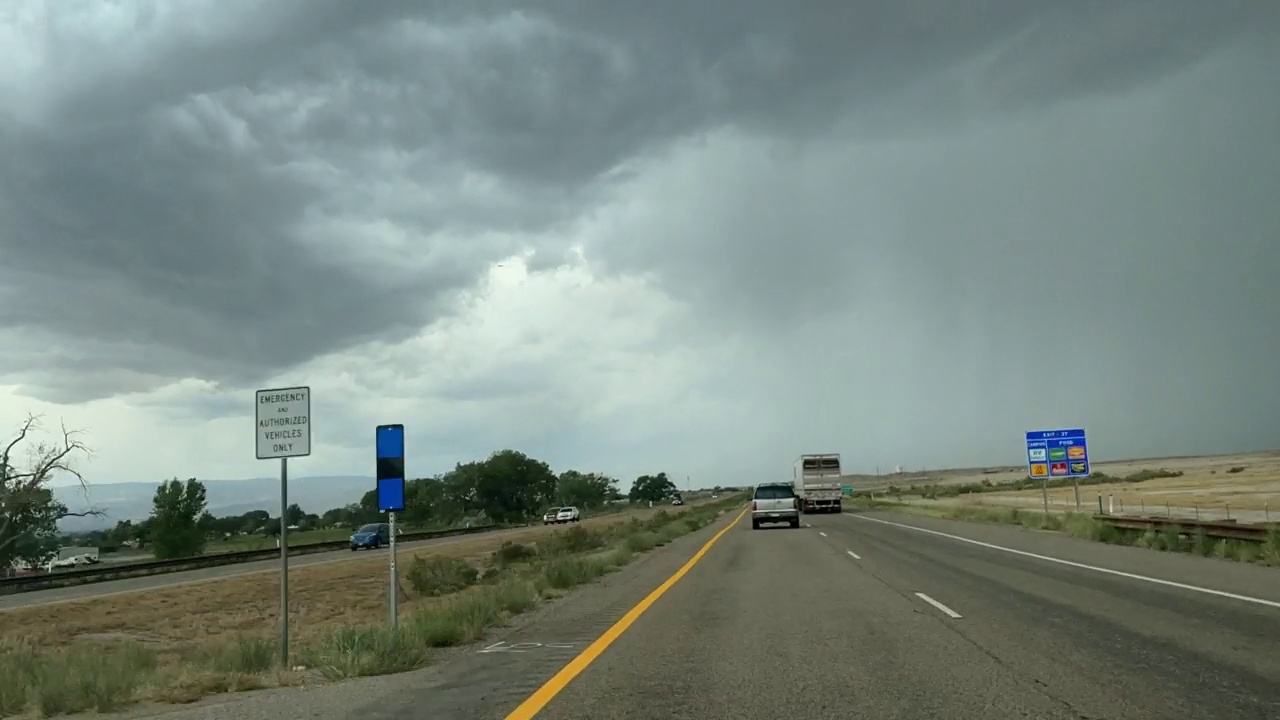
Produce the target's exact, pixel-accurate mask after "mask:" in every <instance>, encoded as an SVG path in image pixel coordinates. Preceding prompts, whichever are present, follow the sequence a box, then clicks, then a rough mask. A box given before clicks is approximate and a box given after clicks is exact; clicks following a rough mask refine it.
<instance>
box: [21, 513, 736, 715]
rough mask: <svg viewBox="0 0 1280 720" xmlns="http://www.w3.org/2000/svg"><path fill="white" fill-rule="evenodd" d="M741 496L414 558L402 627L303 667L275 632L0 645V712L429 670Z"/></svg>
mask: <svg viewBox="0 0 1280 720" xmlns="http://www.w3.org/2000/svg"><path fill="white" fill-rule="evenodd" d="M741 504H742V499H741V498H740V497H730V498H725V499H724V500H722V501H719V502H716V503H712V504H707V505H700V506H694V507H690V508H688V509H687V510H685V511H682V512H679V513H671V512H668V511H666V510H660V511H658V512H655V513H653V514H652V515H650V516H649V517H647V518H645V519H643V520H641V519H639V518H632V519H630V520H629V521H619V522H617V523H614V524H612V525H607V526H603V527H587V526H582V525H574V526H570V527H569V528H568V529H565V530H561V531H557V532H552V533H547V534H544V535H542V536H539V537H538V538H537V539H536V540H535V541H533V542H527V543H520V542H507V543H504V544H503V545H502V546H501V547H499V548H498V549H497V550H495V551H491V552H489V553H487V554H485V555H483V556H481V557H478V558H472V559H459V558H455V557H433V556H428V557H418V558H415V559H414V560H412V561H411V562H410V564H409V567H408V570H407V572H405V574H404V576H403V584H402V587H401V590H402V592H403V593H404V596H405V602H403V603H402V604H401V608H402V611H401V620H400V627H399V628H398V630H395V631H393V630H391V629H390V628H389V627H387V626H386V625H334V626H332V627H330V628H329V629H328V630H327V631H326V632H324V633H321V634H319V635H317V636H315V637H313V638H309V639H308V640H307V641H305V642H304V643H302V644H301V646H300V647H297V648H295V649H294V658H295V660H294V662H297V663H298V664H299V665H300V666H301V668H302V669H297V668H295V669H287V670H286V669H279V668H276V667H275V652H276V645H275V641H274V639H272V638H268V637H265V636H259V635H252V634H246V635H242V636H239V637H236V638H234V639H232V640H227V639H219V640H211V641H207V642H192V643H185V644H168V645H155V644H146V643H139V642H134V641H122V642H93V643H83V644H76V645H70V646H66V647H57V648H49V647H47V646H43V645H40V644H37V643H34V642H30V641H18V642H14V641H7V642H3V643H0V678H3V680H2V681H0V718H8V717H17V716H21V715H24V714H27V715H34V716H36V717H50V716H54V715H64V714H71V713H77V712H86V711H95V712H111V711H115V710H119V709H121V708H123V707H127V706H129V705H133V704H136V703H140V702H159V703H183V702H192V701H195V700H197V699H199V698H201V697H203V696H205V695H210V694H215V693H222V692H235V691H240V690H250V689H256V688H260V687H269V686H280V685H289V684H299V683H305V682H317V681H325V680H338V679H343V678H350V677H358V676H368V675H383V674H388V673H396V672H403V671H406V670H412V669H415V668H419V667H422V666H424V665H427V664H429V663H430V662H431V660H432V658H433V655H434V652H435V651H438V650H439V649H441V648H447V647H453V646H458V645H465V644H468V643H471V642H474V641H476V640H479V639H481V638H482V637H483V636H484V634H485V633H486V631H488V630H489V629H490V628H492V627H494V626H495V625H499V624H501V623H504V622H506V621H507V620H509V619H510V618H511V617H513V616H515V615H519V614H521V613H524V612H528V611H529V610H531V609H533V608H534V607H536V606H537V605H538V604H539V603H541V602H544V601H546V600H548V599H550V598H554V597H558V596H560V595H562V594H563V593H564V592H566V591H568V590H570V589H572V588H574V587H576V586H578V585H582V584H584V583H588V582H591V581H593V580H595V579H597V578H599V577H600V576H602V575H605V574H606V573H610V572H614V571H616V570H618V569H619V568H621V567H622V566H624V565H626V564H627V563H629V562H631V561H632V560H633V559H634V558H635V557H636V556H637V555H638V554H640V553H644V552H647V551H649V550H652V549H653V548H656V547H660V546H662V545H665V544H667V543H669V542H671V541H672V540H674V539H675V538H677V537H680V536H681V535H685V534H688V533H690V532H693V531H695V530H699V529H701V528H703V527H705V526H707V525H709V524H710V523H712V522H714V521H715V520H716V519H717V518H718V517H719V516H720V515H721V514H723V513H724V512H726V511H729V510H730V509H732V508H734V507H736V506H739V505H741Z"/></svg>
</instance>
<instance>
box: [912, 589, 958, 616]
mask: <svg viewBox="0 0 1280 720" xmlns="http://www.w3.org/2000/svg"><path fill="white" fill-rule="evenodd" d="M916 597H918V598H920V599H921V600H923V601H925V602H927V603H929V604H930V605H932V606H934V607H936V608H938V610H939V611H941V612H942V614H944V615H947V616H949V617H951V618H953V619H956V620H959V619H960V617H961V615H960V613H958V612H956V611H955V610H952V609H951V608H949V607H947V606H946V605H943V604H942V603H940V602H938V601H937V600H934V599H933V598H931V597H929V596H928V595H925V594H924V593H920V592H918V593H916Z"/></svg>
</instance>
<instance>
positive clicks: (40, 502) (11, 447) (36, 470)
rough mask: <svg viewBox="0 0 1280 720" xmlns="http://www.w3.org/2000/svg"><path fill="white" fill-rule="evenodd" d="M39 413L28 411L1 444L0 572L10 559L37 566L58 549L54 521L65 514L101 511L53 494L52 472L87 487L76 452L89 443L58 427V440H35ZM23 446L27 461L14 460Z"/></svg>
mask: <svg viewBox="0 0 1280 720" xmlns="http://www.w3.org/2000/svg"><path fill="white" fill-rule="evenodd" d="M39 431H40V418H39V417H38V416H36V415H29V416H27V419H26V420H25V421H23V423H22V424H21V425H20V426H19V427H18V430H17V432H15V433H14V435H13V436H12V437H11V438H10V440H9V442H8V443H7V444H5V446H4V449H3V450H0V574H3V573H4V572H5V571H7V570H8V569H9V568H10V567H13V566H14V565H15V564H20V565H25V566H27V567H37V566H40V565H43V564H44V563H46V562H48V561H49V560H50V559H51V558H52V557H53V556H54V555H56V554H57V552H58V544H59V543H58V536H57V533H58V521H59V520H61V519H63V518H67V517H86V516H91V515H92V516H101V515H102V512H101V511H100V510H88V511H85V512H78V513H73V512H70V511H68V510H67V506H66V505H64V504H62V503H61V502H59V501H58V500H57V498H56V497H54V494H53V491H52V490H50V489H49V486H48V485H49V481H50V480H52V479H53V478H54V477H55V476H57V475H65V476H70V477H73V478H75V479H76V480H78V481H79V482H80V486H81V488H82V489H87V488H88V483H87V482H86V481H85V479H84V476H83V475H81V474H80V472H79V471H77V470H76V468H75V466H74V461H75V460H76V459H77V456H80V455H88V454H89V449H88V448H87V447H86V446H85V445H83V444H82V443H81V442H80V441H79V439H78V438H77V435H78V433H77V432H75V431H72V430H67V428H66V427H65V426H63V428H62V439H61V441H59V442H45V441H39V442H37V441H35V439H34V437H35V434H36V433H38V432H39ZM19 451H21V452H22V454H23V455H25V457H26V464H25V465H23V466H19V465H17V464H16V463H15V461H16V453H18V452H19Z"/></svg>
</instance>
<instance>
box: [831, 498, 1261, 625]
mask: <svg viewBox="0 0 1280 720" xmlns="http://www.w3.org/2000/svg"><path fill="white" fill-rule="evenodd" d="M846 517H851V518H857V519H858V520H868V521H870V522H877V523H880V524H882V525H892V526H894V527H900V528H905V529H907V530H915V531H916V532H922V533H928V534H930V535H937V536H938V537H944V538H951V539H952V540H959V541H960V542H966V543H969V544H970V545H977V546H978V547H984V548H988V549H990V550H999V551H1001V552H1007V553H1012V554H1014V555H1021V556H1023V557H1029V558H1035V559H1037V560H1044V561H1046V562H1051V563H1058V564H1059V565H1067V566H1069V567H1074V568H1080V569H1082V570H1092V571H1094V572H1100V573H1105V574H1107V575H1115V576H1117V577H1123V578H1129V579H1130V580H1139V581H1142V582H1149V583H1152V584H1155V585H1164V586H1165V587H1175V588H1178V589H1180V590H1191V591H1192V592H1198V593H1204V594H1206V595H1216V596H1218V597H1224V598H1231V599H1232V600H1241V601H1243V602H1248V603H1254V604H1257V605H1266V606H1267V607H1273V608H1280V602H1276V601H1274V600H1264V599H1262V598H1256V597H1250V596H1249V595H1239V594H1236V593H1233V592H1227V591H1225V590H1214V589H1213V588H1207V587H1201V586H1199V585H1188V584H1186V583H1180V582H1174V581H1172V580H1161V579H1160V578H1153V577H1147V576H1146V575H1138V574H1136V573H1128V572H1123V571H1121V570H1112V569H1110V568H1104V567H1098V566H1096V565H1086V564H1084V563H1079V562H1075V561H1072V560H1063V559H1062V558H1056V557H1050V556H1048V555H1040V554H1039V553H1033V552H1027V551H1026V550H1014V549H1013V548H1007V547H1005V546H1003V545H995V544H993V543H987V542H982V541H981V540H973V539H970V538H967V537H961V536H959V535H952V534H951V533H944V532H940V531H938V530H930V529H928V528H922V527H916V526H915V525H906V524H903V523H896V522H891V521H889V520H881V519H879V518H872V517H866V516H865V515H847V516H846Z"/></svg>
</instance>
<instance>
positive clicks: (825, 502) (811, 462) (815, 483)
mask: <svg viewBox="0 0 1280 720" xmlns="http://www.w3.org/2000/svg"><path fill="white" fill-rule="evenodd" d="M840 477H841V474H840V453H819V454H812V455H801V456H800V459H798V460H796V462H795V467H794V468H792V484H793V486H794V487H795V489H796V496H797V497H799V498H800V512H803V513H819V512H836V513H838V512H840V511H841V510H842V508H841V507H840V498H841V495H842V493H841V480H840Z"/></svg>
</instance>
